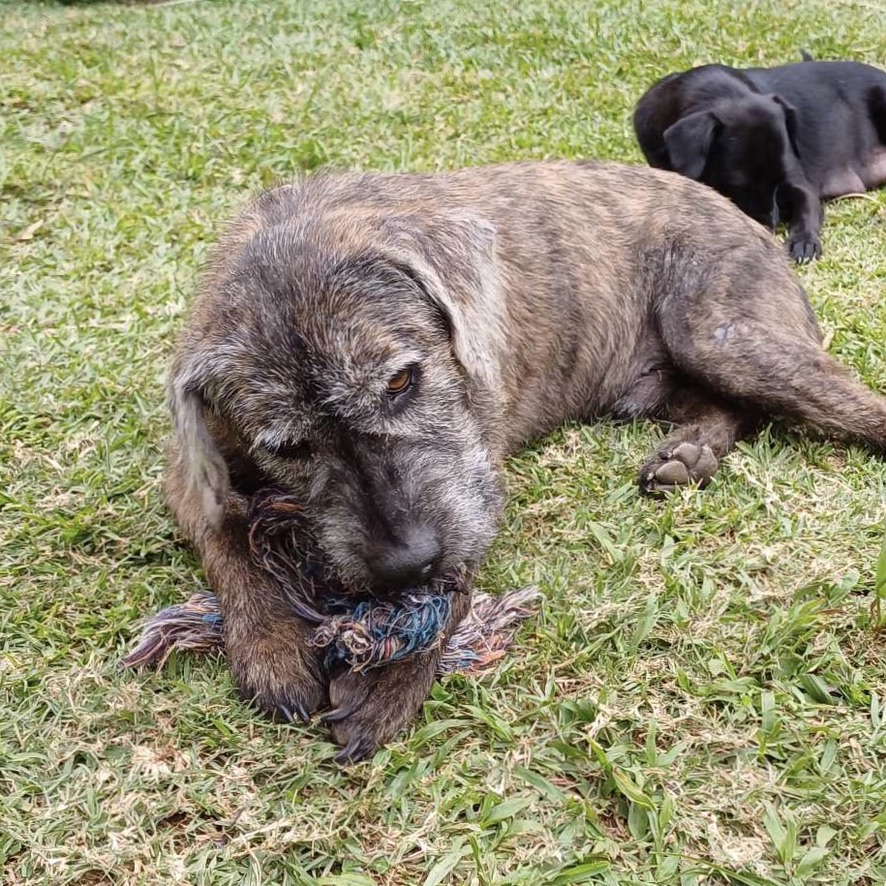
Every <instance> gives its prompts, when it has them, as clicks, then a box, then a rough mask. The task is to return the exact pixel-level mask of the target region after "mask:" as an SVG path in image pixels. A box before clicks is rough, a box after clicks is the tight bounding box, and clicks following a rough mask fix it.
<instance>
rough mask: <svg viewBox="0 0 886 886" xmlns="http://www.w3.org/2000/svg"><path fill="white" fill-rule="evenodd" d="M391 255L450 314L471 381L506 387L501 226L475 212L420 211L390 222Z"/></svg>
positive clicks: (457, 352) (458, 352) (490, 387)
mask: <svg viewBox="0 0 886 886" xmlns="http://www.w3.org/2000/svg"><path fill="white" fill-rule="evenodd" d="M384 226H385V233H386V235H387V237H386V239H387V240H388V243H389V244H390V246H391V250H392V251H389V258H390V259H391V260H393V261H394V263H395V264H396V265H398V266H399V267H400V268H401V270H403V271H404V272H405V273H407V274H408V275H409V276H410V277H411V278H412V279H413V280H414V281H415V282H416V283H418V285H419V286H420V288H421V289H422V290H423V291H424V292H425V293H426V294H427V296H428V297H429V298H430V299H431V301H432V302H433V303H434V304H435V305H436V307H437V308H438V309H439V310H440V311H441V313H442V314H443V316H444V317H445V319H446V321H447V323H448V325H449V328H450V330H451V335H452V347H453V351H454V352H455V356H456V358H457V359H458V361H459V362H460V363H461V365H462V366H463V367H464V369H465V372H466V373H467V375H468V377H469V379H471V380H472V381H473V382H475V383H477V384H479V385H481V386H482V387H483V388H485V389H486V390H487V391H498V390H500V389H501V385H500V375H501V358H502V356H503V354H504V348H505V345H506V328H505V325H506V322H507V318H506V311H505V304H504V295H503V293H502V283H501V279H500V277H499V270H498V264H497V261H496V256H495V228H494V227H493V225H492V224H491V223H490V222H488V221H486V220H485V219H482V218H480V217H479V216H477V215H474V214H473V213H469V212H459V213H455V212H452V213H439V214H435V215H434V216H432V217H424V216H423V215H421V214H419V213H414V214H410V215H404V216H399V217H396V218H388V219H386V220H385V223H384Z"/></svg>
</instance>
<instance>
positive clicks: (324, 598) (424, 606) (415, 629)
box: [120, 488, 541, 674]
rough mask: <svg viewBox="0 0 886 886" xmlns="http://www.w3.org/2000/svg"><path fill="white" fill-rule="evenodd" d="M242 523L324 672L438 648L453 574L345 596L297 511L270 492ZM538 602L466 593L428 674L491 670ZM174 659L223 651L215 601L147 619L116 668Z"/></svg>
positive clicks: (461, 577) (464, 581)
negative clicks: (381, 594) (463, 608)
mask: <svg viewBox="0 0 886 886" xmlns="http://www.w3.org/2000/svg"><path fill="white" fill-rule="evenodd" d="M247 523H248V535H249V550H250V556H251V558H252V560H253V562H254V563H255V565H256V566H258V567H259V568H260V569H262V570H263V571H264V572H266V573H267V574H268V575H270V576H271V577H273V578H274V579H275V580H276V581H277V583H278V584H279V585H280V587H281V588H282V589H283V592H284V594H285V597H286V600H287V602H288V604H289V605H290V606H291V607H292V610H293V612H294V613H295V614H296V615H298V616H299V617H300V618H302V619H304V620H305V621H307V622H308V623H309V624H312V625H314V632H313V634H312V636H311V643H312V645H314V646H315V647H317V648H318V649H323V650H325V662H324V663H325V666H326V668H327V669H329V668H333V667H337V666H338V667H341V666H344V667H347V668H349V669H350V670H351V671H354V672H362V671H367V670H370V669H372V668H376V667H381V666H384V665H386V664H390V663H391V662H395V661H401V660H403V659H405V658H409V657H410V656H412V655H416V654H418V653H421V652H427V651H428V650H430V649H434V648H436V647H438V646H439V645H440V644H441V643H442V642H443V639H444V634H443V631H444V628H445V625H446V622H447V620H448V618H449V612H450V608H451V596H452V594H453V593H468V592H469V579H470V577H469V575H468V573H467V571H466V570H457V571H455V572H453V573H452V574H450V575H447V576H445V577H443V578H440V579H435V580H434V581H433V582H431V583H430V584H429V585H427V586H425V587H421V588H415V589H414V590H411V591H410V592H408V593H404V594H401V595H400V596H398V597H397V599H396V600H384V599H377V598H375V597H369V598H366V597H363V598H361V597H357V596H354V595H353V594H349V593H348V591H347V589H346V588H345V586H344V585H343V584H342V583H341V581H340V580H339V579H338V578H337V576H336V575H335V574H334V573H332V572H331V571H330V570H329V569H327V568H326V567H325V566H324V561H323V557H322V553H321V551H320V550H319V547H318V546H317V543H316V541H315V540H314V538H313V536H312V534H311V532H310V531H309V528H308V525H307V520H306V517H305V514H304V510H303V508H302V506H301V505H300V504H299V502H298V501H297V500H296V499H295V498H294V497H293V496H291V495H287V494H285V493H282V492H280V490H278V489H274V488H268V489H263V490H261V491H259V492H258V493H256V494H255V495H254V496H253V498H252V500H251V502H250V506H249V510H248V514H247ZM540 596H541V595H540V593H539V591H538V590H537V589H535V588H532V587H528V588H521V589H518V590H513V591H509V592H507V593H505V594H503V595H501V596H500V597H492V596H490V595H489V594H483V593H477V594H474V595H473V596H472V599H471V609H470V612H469V613H468V615H467V616H466V617H465V618H464V619H463V620H462V621H461V622H460V624H459V625H458V626H457V628H456V629H455V631H454V632H453V633H452V634H451V635H450V637H449V638H448V640H447V641H446V644H445V647H444V650H443V656H442V658H441V661H440V665H439V668H438V673H439V674H451V673H455V672H468V671H479V670H483V669H484V668H487V667H489V666H490V665H492V664H493V663H494V662H496V661H498V660H499V659H500V658H501V657H502V656H503V655H504V654H505V650H506V649H507V648H508V646H509V645H510V644H511V642H512V640H513V637H514V634H515V633H516V630H517V627H518V625H519V622H520V621H522V620H523V619H525V618H527V617H528V616H529V615H531V614H532V613H533V612H534V611H535V608H536V606H535V605H534V604H536V603H537V601H538V599H539V597H540ZM174 650H182V651H188V652H195V653H223V652H224V622H223V616H222V613H221V608H220V604H219V600H218V598H217V597H216V596H215V594H211V593H207V592H203V593H197V594H194V595H192V596H191V597H190V598H189V599H188V600H187V601H185V602H184V603H180V604H178V605H175V606H170V607H168V608H166V609H164V610H162V611H161V612H159V613H157V614H156V615H154V616H152V617H150V618H149V619H147V621H146V622H145V623H144V625H143V627H142V632H141V636H140V638H139V641H138V643H137V644H136V646H135V648H134V649H133V650H132V651H131V652H130V653H129V654H128V655H126V656H125V658H123V660H122V661H121V663H120V665H121V667H124V668H126V667H157V668H161V667H162V666H163V665H164V664H165V663H166V660H167V659H168V658H169V656H170V655H171V654H172V652H173V651H174Z"/></svg>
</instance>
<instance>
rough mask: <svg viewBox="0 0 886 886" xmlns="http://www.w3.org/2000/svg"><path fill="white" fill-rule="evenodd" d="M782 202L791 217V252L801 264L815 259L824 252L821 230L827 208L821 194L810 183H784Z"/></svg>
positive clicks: (779, 195) (787, 214)
mask: <svg viewBox="0 0 886 886" xmlns="http://www.w3.org/2000/svg"><path fill="white" fill-rule="evenodd" d="M778 201H779V204H780V206H781V205H783V206H784V216H785V217H786V218H787V219H788V242H787V247H788V252H789V253H790V255H791V258H792V259H793V260H794V261H795V262H797V263H798V264H803V263H805V262H809V261H812V260H813V259H815V258H818V257H819V256H820V255H821V240H820V239H819V235H820V232H821V225H822V221H823V220H824V211H823V209H822V206H821V200H820V199H819V197H818V194H817V193H816V192H815V190H814V189H813V187H812V185H810V184H806V183H804V184H802V185H801V184H794V183H792V182H790V183H787V184H784V185H782V186H781V188H780V189H779V192H778Z"/></svg>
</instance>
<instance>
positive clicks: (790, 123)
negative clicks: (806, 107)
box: [772, 94, 800, 157]
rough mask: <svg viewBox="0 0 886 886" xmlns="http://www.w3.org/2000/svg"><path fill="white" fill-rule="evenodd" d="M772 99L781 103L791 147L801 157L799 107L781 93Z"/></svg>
mask: <svg viewBox="0 0 886 886" xmlns="http://www.w3.org/2000/svg"><path fill="white" fill-rule="evenodd" d="M772 100H773V101H774V102H775V103H776V104H779V105H781V107H782V110H783V111H784V125H785V129H787V131H788V138H789V139H790V140H791V147H792V148H793V150H794V153H795V154H796V155H797V156H798V157H799V156H800V148H799V147H798V146H797V128H798V124H797V109H796V108H795V107H794V106H793V105H792V104H791V103H790V102H789V101H788V100H787V99H785V98H782V97H781V96H780V95H774V94H773V96H772Z"/></svg>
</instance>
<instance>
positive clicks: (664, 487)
mask: <svg viewBox="0 0 886 886" xmlns="http://www.w3.org/2000/svg"><path fill="white" fill-rule="evenodd" d="M718 467H719V462H718V461H717V456H716V455H714V453H713V450H712V449H711V447H710V446H707V445H706V444H701V445H697V444H695V443H689V442H688V441H687V442H683V443H680V444H678V445H677V446H675V447H674V448H673V449H670V448H668V449H662V450H659V451H658V452H657V453H656V454H655V455H654V456H653V457H652V458H651V459H649V461H648V462H646V464H645V465H644V466H643V467H642V468H641V470H640V489H641V490H642V491H643V492H645V493H646V494H647V495H663V494H664V493H667V492H671V491H673V490H674V489H677V488H678V487H679V486H687V485H688V484H690V483H696V484H698V485H699V486H706V485H707V484H708V482H709V481H710V479H711V477H713V476H714V474H715V473H716V472H717V468H718Z"/></svg>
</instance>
